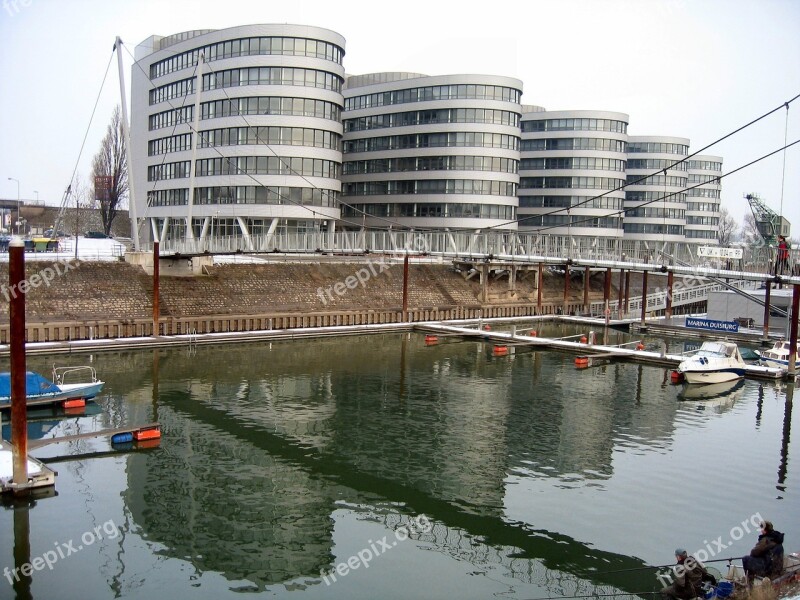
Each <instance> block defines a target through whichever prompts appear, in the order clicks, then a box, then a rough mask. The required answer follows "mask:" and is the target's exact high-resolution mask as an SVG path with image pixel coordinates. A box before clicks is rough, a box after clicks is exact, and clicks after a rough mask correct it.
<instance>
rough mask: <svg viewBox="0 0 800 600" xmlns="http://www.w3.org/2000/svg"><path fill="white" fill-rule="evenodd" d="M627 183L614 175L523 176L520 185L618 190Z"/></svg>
mask: <svg viewBox="0 0 800 600" xmlns="http://www.w3.org/2000/svg"><path fill="white" fill-rule="evenodd" d="M623 185H625V180H624V179H616V178H614V177H522V178H521V179H520V181H519V187H520V189H522V190H530V189H542V188H550V189H565V188H567V189H568V188H573V189H581V190H616V189H619V188H621V187H622V186H623Z"/></svg>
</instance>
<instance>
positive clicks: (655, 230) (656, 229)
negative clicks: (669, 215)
mask: <svg viewBox="0 0 800 600" xmlns="http://www.w3.org/2000/svg"><path fill="white" fill-rule="evenodd" d="M622 228H623V230H624V231H625V233H646V234H649V235H683V225H664V224H663V223H623V225H622Z"/></svg>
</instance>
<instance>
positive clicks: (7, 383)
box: [0, 366, 105, 410]
mask: <svg viewBox="0 0 800 600" xmlns="http://www.w3.org/2000/svg"><path fill="white" fill-rule="evenodd" d="M77 377H80V378H81V381H76V382H74V383H68V382H67V379H70V380H73V379H75V378H77ZM104 383H105V382H103V381H100V380H99V379H97V373H96V372H95V369H94V367H89V366H80V367H53V377H52V378H51V379H48V378H47V377H45V376H43V375H41V374H39V373H36V372H34V371H28V372H27V373H26V374H25V398H26V402H27V404H28V406H36V405H41V404H55V403H59V402H68V401H71V400H83V401H86V400H91V399H92V398H94V397H95V396H97V394H99V393H100V391H101V390H102V389H103V385H104ZM9 408H11V373H10V372H8V371H6V372H4V373H0V410H7V409H9Z"/></svg>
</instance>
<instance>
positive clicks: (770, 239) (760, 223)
mask: <svg viewBox="0 0 800 600" xmlns="http://www.w3.org/2000/svg"><path fill="white" fill-rule="evenodd" d="M744 197H745V198H746V199H747V202H748V203H749V204H750V210H751V211H753V217H754V218H755V220H756V228H757V229H758V233H759V235H760V236H761V237H762V238H763V240H764V242H765V243H766V244H767V245H768V246H770V245H774V244H775V242H776V241H777V238H778V236H779V235H780V234H781V233H782V221H783V219H782V218H781V216H780V215H778V214H777V213H776V212H775V211H773V210H772V209H770V208H769V207H768V206H767V205H766V204H764V202H762V201H761V198H759V197H758V194H745V196H744Z"/></svg>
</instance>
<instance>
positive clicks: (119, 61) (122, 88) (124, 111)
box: [114, 36, 139, 252]
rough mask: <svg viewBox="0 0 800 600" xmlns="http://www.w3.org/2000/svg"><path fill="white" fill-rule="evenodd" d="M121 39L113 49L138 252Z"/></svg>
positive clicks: (132, 222) (133, 235)
mask: <svg viewBox="0 0 800 600" xmlns="http://www.w3.org/2000/svg"><path fill="white" fill-rule="evenodd" d="M121 48H122V40H121V39H119V36H117V40H116V42H114V49H115V50H116V51H117V66H118V68H119V95H120V99H121V103H122V135H123V138H124V141H125V153H126V154H127V156H128V192H129V194H128V196H129V202H128V204H129V205H130V207H129V215H130V219H131V238H132V239H133V249H134V250H135V251H136V252H139V218H138V217H137V215H136V195H135V194H134V192H133V182H134V178H133V156H132V155H131V130H130V127H129V126H128V101H127V98H126V95H125V72H124V71H123V69H122V52H121V51H120V49H121Z"/></svg>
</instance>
